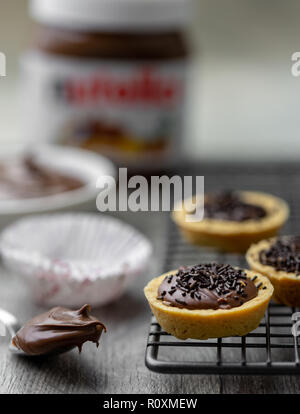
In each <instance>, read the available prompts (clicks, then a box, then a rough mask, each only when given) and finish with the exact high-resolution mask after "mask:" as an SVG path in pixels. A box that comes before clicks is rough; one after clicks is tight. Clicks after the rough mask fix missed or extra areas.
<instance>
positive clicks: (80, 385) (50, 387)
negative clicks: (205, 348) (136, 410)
mask: <svg viewBox="0 0 300 414" xmlns="http://www.w3.org/2000/svg"><path fill="white" fill-rule="evenodd" d="M273 178H274V177H273ZM268 180H269V179H268V177H266V178H265V181H264V182H266V183H267V184H268V182H269V181H268ZM272 182H273V180H272ZM120 216H121V218H123V219H125V220H126V221H127V222H129V223H132V224H133V225H135V226H136V227H137V228H139V229H140V230H141V231H142V232H143V233H144V234H146V235H147V236H148V237H149V238H150V239H151V240H152V242H153V244H154V254H153V259H152V262H151V266H150V269H149V271H148V272H147V273H145V274H144V275H142V276H141V278H140V279H139V280H138V281H137V282H136V284H135V285H134V286H133V287H131V288H130V289H129V290H128V292H127V293H126V294H125V295H124V296H123V297H122V298H121V299H120V300H119V301H118V302H117V303H115V304H111V305H108V306H105V307H103V308H100V309H96V310H94V312H93V313H94V314H95V315H96V316H98V317H99V318H100V319H101V320H103V321H104V322H105V323H106V325H107V327H108V333H107V334H106V335H103V339H102V340H101V344H100V347H99V349H98V350H97V349H96V347H95V346H94V345H93V344H85V345H84V349H83V352H82V354H81V355H79V354H78V352H77V351H76V350H74V351H72V352H69V353H67V354H64V355H61V356H59V357H53V358H48V359H29V358H17V357H15V356H13V355H11V354H10V353H9V351H8V350H7V342H8V341H7V339H4V338H0V372H1V375H0V392H1V393H149V394H156V393H163V394H167V393H203V394H204V393H216V394H218V393H299V392H300V381H299V378H298V377H293V376H268V377H267V376H264V377H263V376H259V377H256V376H255V377H254V376H226V377H225V376H224V377H221V376H202V375H200V376H192V375H160V374H155V373H151V372H150V371H148V370H147V368H146V367H145V364H144V357H145V346H146V340H147V333H148V329H149V320H150V311H149V309H148V305H147V303H146V301H145V299H144V296H143V291H142V289H143V287H144V285H145V284H146V282H147V281H148V280H149V279H150V278H152V277H154V276H156V275H157V274H158V273H159V272H160V270H161V265H162V259H163V256H164V249H165V244H166V243H165V239H164V235H165V232H166V231H167V229H166V223H167V220H166V214H163V213H146V214H145V213H135V214H132V213H124V214H122V215H120ZM0 307H3V308H4V309H7V310H9V311H11V312H12V313H14V314H15V315H17V316H18V317H19V318H20V320H22V321H25V320H26V319H28V318H31V317H32V316H34V315H36V314H37V313H39V312H41V311H43V309H41V308H39V307H37V306H36V305H34V304H33V303H32V302H31V299H30V295H29V294H28V292H27V291H26V289H25V288H24V287H23V285H22V283H21V281H20V279H19V278H18V277H16V276H15V275H11V274H8V272H7V271H5V270H4V269H3V267H1V268H0Z"/></svg>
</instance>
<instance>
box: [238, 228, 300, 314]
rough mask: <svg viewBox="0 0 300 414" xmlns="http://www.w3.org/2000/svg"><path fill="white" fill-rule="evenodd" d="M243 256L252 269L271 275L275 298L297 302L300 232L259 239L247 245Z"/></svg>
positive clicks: (299, 301)
mask: <svg viewBox="0 0 300 414" xmlns="http://www.w3.org/2000/svg"><path fill="white" fill-rule="evenodd" d="M246 257H247V261H248V263H249V266H250V267H251V269H253V270H257V271H259V272H260V273H262V274H264V275H265V276H267V277H268V278H269V279H270V281H271V282H272V285H273V286H274V300H275V301H276V302H279V303H282V304H284V305H287V306H295V307H297V306H300V237H299V236H281V237H279V238H273V239H269V240H261V241H260V242H259V243H257V244H254V245H252V246H251V247H250V248H249V250H248V252H247V255H246Z"/></svg>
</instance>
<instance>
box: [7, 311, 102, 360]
mask: <svg viewBox="0 0 300 414" xmlns="http://www.w3.org/2000/svg"><path fill="white" fill-rule="evenodd" d="M90 310H91V309H90V306H89V305H84V306H82V308H80V309H79V310H71V309H67V308H62V307H56V308H53V309H51V310H50V311H48V312H45V313H43V314H42V315H38V316H36V317H35V318H33V319H31V320H30V321H28V322H27V323H26V324H25V325H24V326H23V327H22V328H21V329H20V330H19V331H18V332H17V334H16V336H15V337H14V338H13V339H12V343H13V345H14V346H15V347H16V348H18V349H21V350H22V351H23V352H25V353H26V354H28V355H45V354H59V353H62V352H66V351H69V350H71V349H73V348H76V347H78V349H79V352H81V349H82V345H83V344H84V343H85V342H87V341H91V342H95V343H96V345H97V347H98V346H99V340H100V336H101V334H102V331H103V330H104V331H106V328H105V326H104V325H103V323H102V322H100V321H99V320H98V319H97V318H95V317H93V316H91V315H90Z"/></svg>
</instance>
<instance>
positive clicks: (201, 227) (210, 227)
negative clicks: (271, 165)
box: [172, 191, 289, 252]
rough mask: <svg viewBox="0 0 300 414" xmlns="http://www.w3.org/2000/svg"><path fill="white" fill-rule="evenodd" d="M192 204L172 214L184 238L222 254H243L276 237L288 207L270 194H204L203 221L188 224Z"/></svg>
mask: <svg viewBox="0 0 300 414" xmlns="http://www.w3.org/2000/svg"><path fill="white" fill-rule="evenodd" d="M194 202H195V200H194V199H189V200H185V202H184V205H183V204H181V203H180V204H178V205H176V209H175V210H174V212H173V213H172V217H173V220H174V221H175V223H176V224H177V225H178V227H179V229H180V231H181V233H182V235H183V237H184V238H185V239H186V240H187V241H189V242H190V243H193V244H197V245H201V246H212V247H216V248H218V249H220V250H223V251H233V252H245V251H246V250H247V249H248V248H249V246H250V245H251V244H253V243H256V242H258V241H259V240H262V239H266V238H270V237H273V236H276V234H277V233H278V231H279V230H280V229H281V227H282V226H283V225H284V223H285V222H286V220H287V219H288V216H289V208H288V205H287V203H286V202H285V201H283V200H282V199H280V198H278V197H274V196H273V195H271V194H266V193H260V192H253V191H226V192H224V191H223V192H216V193H207V194H205V196H204V218H203V220H201V221H198V222H195V221H193V222H191V221H188V220H187V219H186V217H187V211H189V210H190V207H191V206H193V205H194ZM189 214H190V213H189Z"/></svg>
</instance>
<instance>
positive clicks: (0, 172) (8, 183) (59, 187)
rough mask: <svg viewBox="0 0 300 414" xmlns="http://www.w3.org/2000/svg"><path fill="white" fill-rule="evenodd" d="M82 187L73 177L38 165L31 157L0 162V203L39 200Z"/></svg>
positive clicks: (80, 182) (81, 183)
mask: <svg viewBox="0 0 300 414" xmlns="http://www.w3.org/2000/svg"><path fill="white" fill-rule="evenodd" d="M83 185H84V183H83V182H82V181H81V180H79V179H77V178H75V177H71V176H69V175H67V174H64V173H61V172H59V171H56V170H55V169H53V168H50V167H46V166H44V165H42V164H40V163H39V162H38V161H37V160H35V158H34V157H33V156H26V157H23V158H17V157H16V159H10V160H9V161H2V162H1V161H0V201H1V200H18V199H26V198H40V197H45V196H49V195H53V194H59V193H64V192H66V191H72V190H77V189H79V188H81V187H83Z"/></svg>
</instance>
